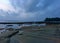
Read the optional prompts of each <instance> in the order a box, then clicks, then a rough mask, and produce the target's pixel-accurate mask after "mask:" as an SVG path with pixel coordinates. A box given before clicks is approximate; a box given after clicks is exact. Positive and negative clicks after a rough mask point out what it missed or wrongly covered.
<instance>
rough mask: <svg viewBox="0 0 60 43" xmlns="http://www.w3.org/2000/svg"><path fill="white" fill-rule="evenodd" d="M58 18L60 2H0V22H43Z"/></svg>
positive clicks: (4, 0)
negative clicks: (47, 19)
mask: <svg viewBox="0 0 60 43" xmlns="http://www.w3.org/2000/svg"><path fill="white" fill-rule="evenodd" d="M47 17H49V18H51V17H60V0H0V21H43V20H44V19H45V18H47Z"/></svg>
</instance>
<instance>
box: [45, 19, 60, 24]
mask: <svg viewBox="0 0 60 43" xmlns="http://www.w3.org/2000/svg"><path fill="white" fill-rule="evenodd" d="M45 23H46V25H60V18H46V19H45Z"/></svg>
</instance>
